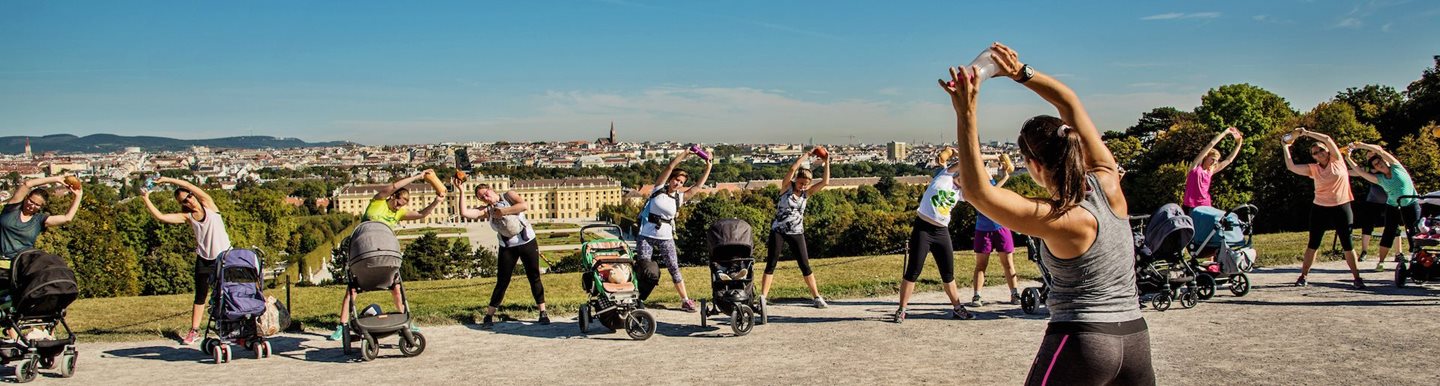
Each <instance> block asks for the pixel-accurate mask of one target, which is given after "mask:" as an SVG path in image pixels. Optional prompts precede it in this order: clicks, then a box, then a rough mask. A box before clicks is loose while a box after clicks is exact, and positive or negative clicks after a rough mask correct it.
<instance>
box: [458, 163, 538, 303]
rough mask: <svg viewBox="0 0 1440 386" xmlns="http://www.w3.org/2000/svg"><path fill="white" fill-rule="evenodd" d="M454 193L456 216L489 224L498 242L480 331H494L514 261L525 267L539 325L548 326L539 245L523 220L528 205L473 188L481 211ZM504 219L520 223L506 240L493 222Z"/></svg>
mask: <svg viewBox="0 0 1440 386" xmlns="http://www.w3.org/2000/svg"><path fill="white" fill-rule="evenodd" d="M454 184H455V186H460V180H455V182H454ZM458 193H459V195H460V199H459V202H458V204H457V205H458V206H459V207H460V215H461V216H464V217H465V218H468V219H480V218H483V219H486V220H491V223H490V226H491V227H492V228H495V234H496V235H497V236H498V237H499V238H500V252H499V253H498V255H499V257H500V260H499V262H498V264H497V267H496V271H495V289H494V290H492V291H491V292H490V306H489V307H485V320H484V321H482V322H481V323H480V328H482V329H486V330H488V329H491V328H493V327H495V320H494V318H495V309H497V308H499V307H500V302H501V301H504V300H505V290H506V289H508V288H509V287H510V277H511V276H514V275H515V261H516V260H519V261H520V263H521V264H524V265H525V279H526V280H528V281H529V282H530V296H532V297H534V298H535V305H536V307H539V308H540V320H539V323H540V324H541V325H546V324H550V315H549V314H547V313H546V312H545V284H544V283H543V282H541V281H540V241H539V240H538V239H537V238H536V237H535V228H534V227H532V226H530V221H529V220H526V219H525V211H526V210H527V209H529V208H530V204H526V203H525V200H524V199H522V198H520V195H519V194H515V192H513V191H511V192H505V194H504V195H501V194H499V193H497V192H495V190H494V189H490V185H489V184H480V185H478V186H476V187H475V197H477V198H479V199H480V202H482V203H484V204H485V209H475V208H466V207H465V190H464V189H460V190H459V191H458ZM504 216H515V217H516V219H517V220H519V222H520V226H521V229H520V231H519V232H517V233H515V234H513V235H509V236H507V235H505V234H501V231H502V229H501V228H502V226H501V225H499V224H496V223H495V222H494V221H495V220H498V219H501V218H502V217H504Z"/></svg>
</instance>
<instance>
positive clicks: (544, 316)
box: [540, 311, 550, 326]
mask: <svg viewBox="0 0 1440 386" xmlns="http://www.w3.org/2000/svg"><path fill="white" fill-rule="evenodd" d="M540 325H541V326H548V325H550V314H548V313H546V312H545V311H540Z"/></svg>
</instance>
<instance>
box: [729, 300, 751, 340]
mask: <svg viewBox="0 0 1440 386" xmlns="http://www.w3.org/2000/svg"><path fill="white" fill-rule="evenodd" d="M753 328H755V311H751V310H750V306H747V305H744V304H736V305H735V312H734V313H732V314H730V330H732V331H734V332H735V336H745V334H749V333H750V329H753Z"/></svg>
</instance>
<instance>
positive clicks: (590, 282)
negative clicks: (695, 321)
mask: <svg viewBox="0 0 1440 386" xmlns="http://www.w3.org/2000/svg"><path fill="white" fill-rule="evenodd" d="M592 228H600V229H611V230H613V231H615V234H617V235H618V234H621V232H623V231H621V230H620V227H618V226H615V225H613V224H604V225H587V226H585V227H582V228H580V244H581V245H580V255H581V256H582V259H583V260H584V262H583V263H584V264H585V271H584V273H582V274H581V275H580V287H582V288H584V289H585V294H587V295H589V297H590V299H589V300H588V301H586V302H585V304H582V305H580V317H579V319H580V333H582V334H583V333H589V332H590V323H591V322H594V321H599V322H600V324H601V325H604V326H605V328H608V329H610V330H611V331H619V330H620V329H621V328H624V329H625V334H627V335H630V339H635V340H646V339H650V336H651V335H654V334H655V316H653V315H650V312H649V311H645V310H642V309H639V306H640V292H639V291H637V290H636V287H635V284H636V283H637V281H636V278H635V270H634V268H635V260H634V259H633V258H632V256H633V255H631V254H630V246H629V245H626V244H625V242H624V241H622V240H620V239H615V238H602V239H590V240H586V239H585V234H586V233H587V232H586V231H588V230H590V229H592Z"/></svg>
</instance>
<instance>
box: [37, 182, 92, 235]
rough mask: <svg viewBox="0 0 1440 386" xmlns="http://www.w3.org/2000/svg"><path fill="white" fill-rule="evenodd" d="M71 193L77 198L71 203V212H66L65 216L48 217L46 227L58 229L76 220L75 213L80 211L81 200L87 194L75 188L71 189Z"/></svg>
mask: <svg viewBox="0 0 1440 386" xmlns="http://www.w3.org/2000/svg"><path fill="white" fill-rule="evenodd" d="M70 192H71V193H74V196H75V197H74V198H75V199H74V200H71V201H70V210H68V211H66V212H65V214H64V215H60V216H50V217H46V218H45V227H47V228H49V227H58V226H61V225H65V223H68V222H70V220H73V219H75V212H77V211H79V210H80V199H82V198H84V197H85V192H84V191H82V190H80V189H75V188H70Z"/></svg>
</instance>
